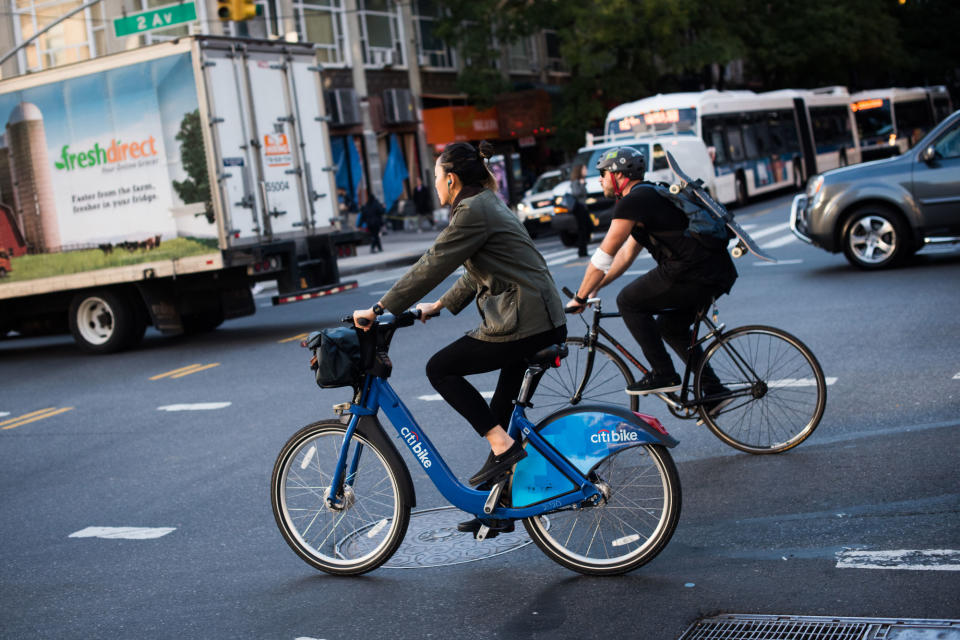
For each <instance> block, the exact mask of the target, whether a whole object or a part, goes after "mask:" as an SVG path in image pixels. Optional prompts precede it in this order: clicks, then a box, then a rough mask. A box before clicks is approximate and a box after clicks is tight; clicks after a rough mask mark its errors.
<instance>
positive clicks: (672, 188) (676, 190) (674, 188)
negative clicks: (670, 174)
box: [670, 184, 680, 195]
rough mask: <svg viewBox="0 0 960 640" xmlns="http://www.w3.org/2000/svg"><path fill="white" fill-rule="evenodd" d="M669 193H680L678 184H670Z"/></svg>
mask: <svg viewBox="0 0 960 640" xmlns="http://www.w3.org/2000/svg"><path fill="white" fill-rule="evenodd" d="M670 193H672V194H673V195H677V194H678V193H680V185H677V184H672V185H670Z"/></svg>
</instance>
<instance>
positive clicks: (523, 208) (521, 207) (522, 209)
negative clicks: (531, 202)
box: [517, 202, 530, 213]
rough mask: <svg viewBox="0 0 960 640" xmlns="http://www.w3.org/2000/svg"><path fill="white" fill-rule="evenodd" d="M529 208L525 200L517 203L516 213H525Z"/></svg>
mask: <svg viewBox="0 0 960 640" xmlns="http://www.w3.org/2000/svg"><path fill="white" fill-rule="evenodd" d="M529 208H530V207H528V206H527V203H526V202H521V203H520V204H518V205H517V213H526V212H527V210H528V209H529Z"/></svg>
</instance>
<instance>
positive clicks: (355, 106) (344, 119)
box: [323, 89, 363, 125]
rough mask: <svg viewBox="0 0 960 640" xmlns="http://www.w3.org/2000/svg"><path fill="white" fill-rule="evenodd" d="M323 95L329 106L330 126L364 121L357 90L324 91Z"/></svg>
mask: <svg viewBox="0 0 960 640" xmlns="http://www.w3.org/2000/svg"><path fill="white" fill-rule="evenodd" d="M323 95H324V99H325V100H324V101H325V102H326V105H327V115H329V116H330V124H332V125H351V124H359V123H361V122H362V121H363V118H361V116H360V101H359V100H358V99H357V92H356V90H354V89H332V90H330V91H324V92H323Z"/></svg>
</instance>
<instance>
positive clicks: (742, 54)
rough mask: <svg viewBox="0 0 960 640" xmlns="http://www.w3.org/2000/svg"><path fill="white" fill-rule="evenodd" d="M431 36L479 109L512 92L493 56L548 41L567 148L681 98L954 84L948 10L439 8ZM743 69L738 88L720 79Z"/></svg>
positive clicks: (594, 0)
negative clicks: (625, 117)
mask: <svg viewBox="0 0 960 640" xmlns="http://www.w3.org/2000/svg"><path fill="white" fill-rule="evenodd" d="M438 4H440V5H441V6H442V8H443V11H444V13H445V15H446V18H445V19H443V20H441V22H440V24H439V28H438V35H439V36H440V37H441V38H443V39H444V40H445V41H446V42H448V43H450V44H451V45H453V46H454V47H455V48H456V49H457V51H458V54H459V55H460V56H461V57H462V58H463V59H464V61H465V62H466V64H465V65H464V68H463V70H462V71H461V73H460V75H459V77H458V83H459V86H460V88H461V90H463V91H464V92H465V93H467V94H468V95H469V97H470V99H471V101H473V102H474V103H476V104H479V105H481V106H485V105H489V104H492V103H493V101H494V99H495V96H496V95H497V94H498V93H500V92H502V91H508V90H510V89H511V88H512V87H511V86H510V83H509V82H508V80H507V77H506V76H505V74H502V73H500V71H499V70H498V69H497V62H498V61H499V60H501V59H502V57H503V51H502V46H503V45H505V44H508V43H510V42H514V41H516V40H517V39H518V38H522V37H526V36H529V35H531V34H534V33H537V32H538V31H540V30H541V29H551V30H554V31H556V33H557V35H558V37H559V39H560V42H561V54H562V57H563V60H564V63H565V64H566V66H567V69H568V70H569V72H570V75H569V77H568V78H567V79H566V81H565V84H564V86H563V94H562V97H561V99H560V100H559V101H558V105H557V106H558V108H557V109H556V110H555V113H554V120H555V122H554V124H555V125H556V127H557V129H558V131H559V132H560V133H559V136H560V138H561V143H562V144H563V146H565V147H567V148H572V147H575V146H577V145H578V144H580V143H581V142H582V139H583V138H582V135H583V130H584V129H585V128H588V127H590V126H597V125H598V124H599V123H601V122H602V119H603V116H604V114H605V113H606V112H607V111H608V110H609V109H610V108H611V107H612V106H614V105H616V104H619V103H621V102H624V101H627V100H636V99H638V98H641V97H644V96H648V95H652V94H655V93H667V92H672V91H681V90H702V89H707V88H711V87H714V88H721V89H734V88H749V89H754V90H757V91H770V90H774V89H782V88H787V87H807V88H812V87H816V86H825V85H846V86H848V87H849V88H850V90H851V91H855V90H860V89H865V88H871V87H879V86H892V85H907V86H913V85H916V84H944V83H945V84H953V85H954V88H956V84H957V81H958V78H957V66H958V61H960V44H958V43H960V39H958V38H957V37H956V25H957V24H960V3H958V2H957V1H956V0H905V2H904V3H903V4H901V3H900V2H899V0H840V1H838V0H804V1H803V2H800V1H798V0H579V1H573V0H470V2H463V1H462V0H441V1H440V2H439V3H438ZM733 61H741V62H742V63H743V68H744V70H745V75H744V78H743V81H742V82H737V81H736V80H737V79H736V78H735V77H729V76H727V75H725V74H724V73H722V70H723V69H724V68H725V67H726V66H727V65H728V64H729V63H731V62H733Z"/></svg>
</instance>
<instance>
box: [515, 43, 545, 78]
mask: <svg viewBox="0 0 960 640" xmlns="http://www.w3.org/2000/svg"><path fill="white" fill-rule="evenodd" d="M508 51H509V53H508V55H509V56H510V72H511V73H539V72H540V63H539V61H538V60H537V51H536V48H535V47H534V45H533V39H532V38H521V39H520V40H518V41H516V42H512V43H510V46H509V49H508Z"/></svg>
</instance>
